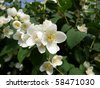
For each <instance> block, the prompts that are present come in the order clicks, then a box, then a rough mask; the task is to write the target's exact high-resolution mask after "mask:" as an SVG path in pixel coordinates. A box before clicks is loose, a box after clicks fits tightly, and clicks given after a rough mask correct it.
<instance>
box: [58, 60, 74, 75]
mask: <svg viewBox="0 0 100 88" xmlns="http://www.w3.org/2000/svg"><path fill="white" fill-rule="evenodd" d="M73 67H74V66H73V65H72V64H69V63H68V62H67V60H66V59H64V60H63V64H62V65H61V66H60V67H59V68H58V69H59V70H60V71H61V72H62V73H63V74H68V71H69V70H70V69H71V68H73Z"/></svg>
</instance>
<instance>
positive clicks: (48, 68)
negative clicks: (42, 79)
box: [44, 63, 52, 71]
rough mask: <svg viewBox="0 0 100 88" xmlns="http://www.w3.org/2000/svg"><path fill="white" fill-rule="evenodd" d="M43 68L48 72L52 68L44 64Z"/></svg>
mask: <svg viewBox="0 0 100 88" xmlns="http://www.w3.org/2000/svg"><path fill="white" fill-rule="evenodd" d="M44 68H45V69H46V71H49V70H50V69H51V68H52V65H51V64H50V63H46V64H44Z"/></svg>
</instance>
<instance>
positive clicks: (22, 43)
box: [18, 41, 28, 48]
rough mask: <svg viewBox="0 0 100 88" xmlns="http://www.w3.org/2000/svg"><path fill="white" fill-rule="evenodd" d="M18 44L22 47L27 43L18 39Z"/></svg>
mask: <svg viewBox="0 0 100 88" xmlns="http://www.w3.org/2000/svg"><path fill="white" fill-rule="evenodd" d="M18 44H19V45H20V46H21V47H23V48H25V47H28V46H27V44H26V43H25V42H23V41H18Z"/></svg>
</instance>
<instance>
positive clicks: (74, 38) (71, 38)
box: [67, 29, 87, 48]
mask: <svg viewBox="0 0 100 88" xmlns="http://www.w3.org/2000/svg"><path fill="white" fill-rule="evenodd" d="M86 35H87V34H86V33H83V32H79V31H75V30H74V29H71V30H69V31H68V33H67V37H68V38H67V43H68V45H69V46H70V48H73V47H75V46H76V45H77V44H79V43H80V42H81V41H82V40H83V39H84V38H85V37H86Z"/></svg>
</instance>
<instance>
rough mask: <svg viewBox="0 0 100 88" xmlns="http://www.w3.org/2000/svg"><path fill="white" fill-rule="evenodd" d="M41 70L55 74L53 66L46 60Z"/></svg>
mask: <svg viewBox="0 0 100 88" xmlns="http://www.w3.org/2000/svg"><path fill="white" fill-rule="evenodd" d="M40 71H41V72H43V71H46V73H47V74H48V75H51V74H53V66H52V65H51V63H50V62H49V61H46V62H44V63H43V64H42V65H41V66H40Z"/></svg>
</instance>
